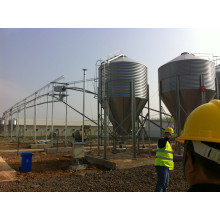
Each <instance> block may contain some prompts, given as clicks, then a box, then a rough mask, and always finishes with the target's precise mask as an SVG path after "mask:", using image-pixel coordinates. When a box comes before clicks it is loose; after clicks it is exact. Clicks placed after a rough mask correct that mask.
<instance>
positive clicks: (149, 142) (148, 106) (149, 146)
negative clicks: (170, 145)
mask: <svg viewBox="0 0 220 220" xmlns="http://www.w3.org/2000/svg"><path fill="white" fill-rule="evenodd" d="M147 96H148V104H147V108H148V150H149V156H151V140H150V94H149V84H148V85H147ZM161 130H162V129H161Z"/></svg>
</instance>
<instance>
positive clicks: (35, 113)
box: [34, 93, 37, 144]
mask: <svg viewBox="0 0 220 220" xmlns="http://www.w3.org/2000/svg"><path fill="white" fill-rule="evenodd" d="M36 122H37V93H35V99H34V143H35V144H36Z"/></svg>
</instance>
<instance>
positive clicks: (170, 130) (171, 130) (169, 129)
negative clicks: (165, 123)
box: [164, 127, 174, 134]
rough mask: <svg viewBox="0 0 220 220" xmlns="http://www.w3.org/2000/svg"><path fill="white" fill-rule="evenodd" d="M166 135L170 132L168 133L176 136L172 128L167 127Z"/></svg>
mask: <svg viewBox="0 0 220 220" xmlns="http://www.w3.org/2000/svg"><path fill="white" fill-rule="evenodd" d="M164 132H165V133H166V132H168V133H171V134H174V131H173V129H172V128H171V127H167V128H166V129H165V131H164Z"/></svg>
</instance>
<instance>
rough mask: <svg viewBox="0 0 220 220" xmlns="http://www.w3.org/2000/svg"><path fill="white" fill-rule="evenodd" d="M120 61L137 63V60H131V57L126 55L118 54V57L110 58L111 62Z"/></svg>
mask: <svg viewBox="0 0 220 220" xmlns="http://www.w3.org/2000/svg"><path fill="white" fill-rule="evenodd" d="M122 61H123V62H134V63H139V62H137V61H135V60H133V59H130V58H128V57H127V56H120V57H118V58H116V59H114V60H112V61H111V63H113V62H122Z"/></svg>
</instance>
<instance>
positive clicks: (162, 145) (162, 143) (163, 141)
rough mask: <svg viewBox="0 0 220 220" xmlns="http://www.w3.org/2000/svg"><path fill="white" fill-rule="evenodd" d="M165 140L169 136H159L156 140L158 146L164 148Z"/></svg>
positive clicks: (167, 139)
mask: <svg viewBox="0 0 220 220" xmlns="http://www.w3.org/2000/svg"><path fill="white" fill-rule="evenodd" d="M167 141H169V138H167V137H165V138H160V139H159V141H158V147H159V148H164V147H165V146H166V143H167Z"/></svg>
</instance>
